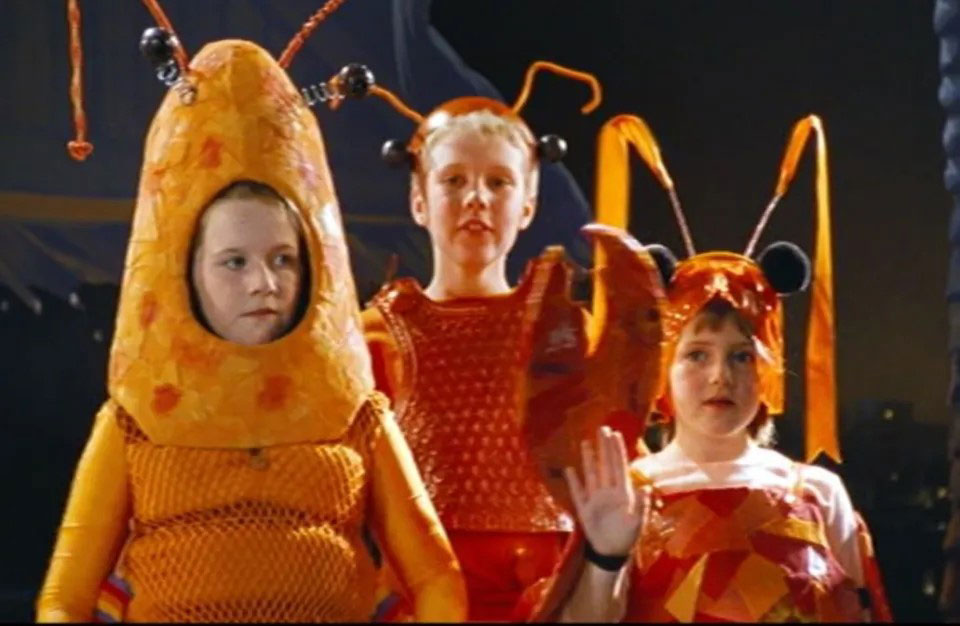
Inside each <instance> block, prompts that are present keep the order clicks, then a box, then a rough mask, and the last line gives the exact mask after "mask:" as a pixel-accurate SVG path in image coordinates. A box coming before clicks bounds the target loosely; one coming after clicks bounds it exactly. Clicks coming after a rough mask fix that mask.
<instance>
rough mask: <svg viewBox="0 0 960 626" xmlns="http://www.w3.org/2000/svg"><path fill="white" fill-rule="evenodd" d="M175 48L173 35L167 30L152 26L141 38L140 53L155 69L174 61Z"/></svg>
mask: <svg viewBox="0 0 960 626" xmlns="http://www.w3.org/2000/svg"><path fill="white" fill-rule="evenodd" d="M175 48H176V46H175V45H174V39H173V34H172V33H171V32H170V31H168V30H167V29H165V28H160V27H159V26H151V27H150V28H148V29H146V30H145V31H143V35H141V36H140V52H141V54H143V56H145V57H146V58H147V61H150V64H151V65H152V66H154V67H158V66H161V65H164V64H166V63H169V62H170V61H171V60H173V51H174V49H175Z"/></svg>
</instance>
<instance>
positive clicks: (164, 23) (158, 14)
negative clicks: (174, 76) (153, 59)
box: [143, 0, 189, 74]
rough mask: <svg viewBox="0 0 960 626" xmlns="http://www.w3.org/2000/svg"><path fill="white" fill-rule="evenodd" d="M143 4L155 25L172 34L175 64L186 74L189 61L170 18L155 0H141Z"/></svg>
mask: <svg viewBox="0 0 960 626" xmlns="http://www.w3.org/2000/svg"><path fill="white" fill-rule="evenodd" d="M143 4H144V5H146V7H147V10H148V11H150V15H152V16H153V19H154V20H155V21H156V22H157V26H159V27H160V28H164V29H166V30H167V32H169V33H170V34H171V35H173V37H174V41H175V42H176V44H175V45H176V48H175V49H174V56H175V57H176V58H177V65H179V66H180V73H181V74H186V72H187V64H188V63H189V59H188V57H187V51H186V50H185V49H184V47H183V43H181V41H180V38H179V37H177V32H176V31H175V30H173V25H172V24H171V23H170V20H169V19H167V14H166V13H164V12H163V9H162V8H161V7H160V3H159V2H158V1H157V0H143Z"/></svg>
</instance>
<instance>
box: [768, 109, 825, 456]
mask: <svg viewBox="0 0 960 626" xmlns="http://www.w3.org/2000/svg"><path fill="white" fill-rule="evenodd" d="M811 130H812V131H815V132H816V135H817V174H816V176H817V179H816V194H817V217H816V219H817V224H816V235H815V238H816V242H815V245H816V252H815V256H814V262H813V283H812V287H811V289H812V293H811V297H810V319H809V322H808V327H807V354H806V358H807V372H806V375H807V398H806V400H807V416H806V433H807V434H806V448H807V451H806V454H807V461H812V460H813V459H815V458H816V457H817V455H819V454H820V453H821V452H824V453H826V454H827V455H828V456H829V457H830V458H832V459H833V460H834V461H836V462H838V463H839V462H840V461H841V458H840V443H839V440H838V436H837V390H836V367H835V362H834V361H835V356H834V355H835V352H836V349H835V337H834V299H833V246H832V240H831V236H830V180H829V174H828V171H827V170H828V168H827V140H826V137H825V136H824V133H823V124H822V123H821V121H820V118H819V117H817V116H816V115H810V116H808V117H805V118H804V119H802V120H800V121H799V122H797V124H796V125H795V126H794V128H793V134H792V136H791V137H790V143H789V144H788V145H787V150H786V153H785V154H784V157H783V163H782V165H781V167H780V178H779V180H778V181H777V188H776V192H775V195H776V196H782V195H784V194H785V193H786V191H787V188H788V187H789V185H790V183H791V181H793V176H794V174H795V173H796V171H797V164H798V162H799V160H800V156H801V155H802V154H803V149H804V147H805V146H806V143H807V139H808V138H809V136H810V131H811Z"/></svg>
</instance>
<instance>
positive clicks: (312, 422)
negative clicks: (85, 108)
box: [109, 40, 373, 448]
mask: <svg viewBox="0 0 960 626" xmlns="http://www.w3.org/2000/svg"><path fill="white" fill-rule="evenodd" d="M178 53H179V55H182V54H183V53H182V48H180V47H178ZM184 78H185V80H187V81H189V83H190V86H191V87H192V89H193V91H194V93H193V95H192V98H191V99H190V102H189V103H187V102H185V101H184V98H182V97H181V94H179V93H178V90H176V89H171V90H170V91H169V92H168V93H167V95H166V97H165V99H164V101H163V103H162V104H161V106H160V109H159V111H158V112H157V114H156V116H155V117H154V119H153V123H152V124H151V126H150V130H149V132H148V134H147V140H146V147H145V150H144V159H143V168H142V171H141V178H140V186H139V192H138V195H137V203H136V209H135V213H134V218H133V226H132V232H131V236H130V244H129V248H128V250H127V257H126V266H125V271H124V277H123V283H122V287H121V293H120V303H119V309H118V312H117V323H116V333H115V336H114V340H113V345H112V348H111V352H110V369H109V392H110V395H111V396H112V397H113V398H114V399H115V400H116V401H117V402H119V403H120V404H121V405H122V406H123V407H124V409H126V410H127V411H128V412H129V413H130V414H131V415H132V416H134V418H135V419H136V421H137V423H138V424H139V426H140V428H142V429H143V431H144V432H145V433H146V434H147V435H148V436H149V437H150V439H151V440H152V441H153V442H154V443H157V444H161V445H180V446H196V447H217V448H224V447H226V448H234V447H242V448H257V447H264V446H270V445H276V444H286V443H295V442H303V441H320V440H331V439H336V438H339V437H340V436H341V435H342V434H343V433H344V432H345V431H346V429H347V428H348V426H349V425H350V423H351V421H352V419H353V416H354V414H355V413H356V411H357V409H358V408H359V407H360V405H361V404H362V403H363V402H364V401H365V400H366V399H367V397H368V395H369V394H370V393H371V391H372V389H373V381H372V374H371V369H370V362H369V355H368V352H367V349H366V345H365V344H364V340H363V333H362V330H361V325H360V319H359V308H358V303H357V297H356V292H355V288H354V282H353V277H352V274H351V271H350V263H349V257H348V253H347V247H346V244H345V237H344V233H343V224H342V220H341V216H340V209H339V205H338V202H337V198H336V194H335V192H334V188H333V181H332V178H331V175H330V170H329V167H328V164H327V157H326V153H325V150H324V144H323V138H322V136H321V133H320V129H319V127H318V125H317V121H316V119H315V117H314V115H313V113H312V112H311V111H310V110H309V108H308V107H307V105H306V104H305V102H304V100H303V98H302V97H301V96H300V94H299V93H298V92H297V90H296V88H295V87H294V85H293V84H292V83H291V81H290V79H289V77H288V76H287V74H286V72H284V70H283V69H282V68H281V66H280V65H279V64H278V63H277V61H275V60H274V59H273V58H272V57H271V56H270V54H268V53H267V52H266V51H265V50H263V49H262V48H260V47H258V46H256V45H255V44H252V43H250V42H246V41H236V40H233V41H219V42H215V43H211V44H209V45H207V46H205V47H204V48H203V49H202V50H201V51H200V52H199V53H198V54H197V55H196V56H195V57H194V58H193V60H192V62H190V64H189V66H188V67H186V68H185V76H184ZM237 180H254V181H257V182H260V183H263V184H266V185H269V186H271V187H272V188H274V189H275V190H276V191H277V192H278V193H280V194H281V195H282V196H283V197H284V198H286V199H287V200H288V201H289V203H290V204H291V205H292V207H293V208H294V209H295V211H296V213H297V215H298V216H299V218H300V220H301V223H302V227H303V239H304V241H305V243H306V248H307V250H306V252H307V254H308V255H309V268H310V276H311V282H310V284H309V285H305V286H304V288H307V289H310V294H309V305H308V307H307V310H306V313H305V315H304V316H303V318H302V319H301V320H300V321H299V323H298V324H297V325H296V326H295V327H294V328H293V329H292V330H291V331H290V332H289V333H288V334H287V335H285V336H283V337H282V338H280V339H277V340H276V341H273V342H271V343H267V344H263V345H256V346H243V345H238V344H235V343H231V342H228V341H225V340H223V339H221V338H219V337H217V336H215V335H213V334H211V333H210V332H208V331H207V330H205V329H204V327H203V326H202V325H201V324H200V323H199V322H198V320H197V319H196V318H195V316H194V314H193V312H192V310H191V305H190V294H189V285H188V279H189V278H188V277H189V272H188V268H189V263H190V259H189V254H190V242H191V239H192V237H193V234H194V231H195V229H196V228H197V224H198V220H199V217H200V215H201V214H202V211H203V209H204V207H206V206H207V204H208V203H209V202H210V200H211V199H212V198H213V197H214V196H215V195H216V194H217V192H218V191H220V190H221V189H223V188H224V187H226V186H227V185H229V184H231V183H232V182H234V181H237Z"/></svg>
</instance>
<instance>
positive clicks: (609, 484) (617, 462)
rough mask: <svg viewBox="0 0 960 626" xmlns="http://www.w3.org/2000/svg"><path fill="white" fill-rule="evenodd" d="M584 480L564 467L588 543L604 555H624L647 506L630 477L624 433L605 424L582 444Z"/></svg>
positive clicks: (632, 541)
mask: <svg viewBox="0 0 960 626" xmlns="http://www.w3.org/2000/svg"><path fill="white" fill-rule="evenodd" d="M581 455H582V462H583V477H584V478H583V482H581V481H580V479H579V477H578V476H577V472H576V470H574V469H573V468H572V467H568V468H566V478H567V483H568V484H569V486H570V495H571V497H572V499H573V504H574V506H575V507H576V510H577V515H578V516H579V518H580V524H581V526H582V527H583V531H584V534H585V535H586V537H587V540H588V541H589V542H590V545H592V546H593V549H594V550H595V551H597V552H598V553H600V554H602V555H606V556H620V555H626V554H627V553H628V552H630V549H631V548H632V547H633V544H634V543H635V542H636V540H637V536H638V535H639V533H640V528H641V526H642V523H643V515H644V511H645V509H646V505H645V502H643V501H642V499H641V497H640V496H639V495H638V494H637V493H636V491H635V490H634V488H633V485H632V484H631V481H630V478H629V467H628V466H627V451H626V446H625V444H624V442H623V436H622V435H621V434H620V433H619V432H615V431H612V430H611V429H610V428H609V427H607V426H602V427H601V428H599V429H598V430H597V440H596V444H593V443H591V442H590V441H589V440H584V441H583V442H582V444H581Z"/></svg>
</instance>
